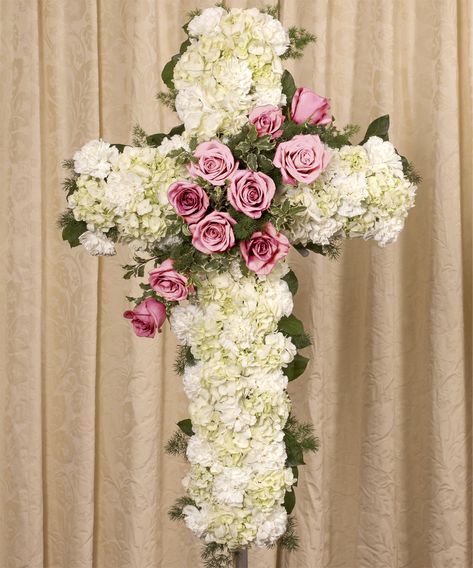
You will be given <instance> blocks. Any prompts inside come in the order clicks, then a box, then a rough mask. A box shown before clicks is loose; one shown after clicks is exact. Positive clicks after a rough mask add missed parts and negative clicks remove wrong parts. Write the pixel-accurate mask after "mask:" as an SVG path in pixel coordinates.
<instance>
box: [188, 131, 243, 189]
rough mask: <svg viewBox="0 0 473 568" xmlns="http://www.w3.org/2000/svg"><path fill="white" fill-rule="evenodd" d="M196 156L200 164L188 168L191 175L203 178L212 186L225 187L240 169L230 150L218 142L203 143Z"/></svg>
mask: <svg viewBox="0 0 473 568" xmlns="http://www.w3.org/2000/svg"><path fill="white" fill-rule="evenodd" d="M194 156H195V157H196V158H198V162H197V163H192V164H190V165H189V166H188V169H189V173H190V175H191V176H192V177H193V178H197V177H202V178H204V179H205V180H207V181H208V182H210V183H211V184H212V185H224V183H225V180H226V179H228V178H229V177H230V176H232V175H233V173H234V171H235V170H236V169H237V167H238V162H236V163H235V159H234V157H233V154H232V153H231V151H230V148H228V146H225V144H222V143H221V142H219V141H218V140H211V141H210V142H202V144H199V145H198V146H197V148H196V149H195V152H194Z"/></svg>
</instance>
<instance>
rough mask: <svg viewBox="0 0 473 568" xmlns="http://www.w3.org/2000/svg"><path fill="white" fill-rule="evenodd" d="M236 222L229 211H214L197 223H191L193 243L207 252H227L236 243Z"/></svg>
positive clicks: (198, 248) (201, 250)
mask: <svg viewBox="0 0 473 568" xmlns="http://www.w3.org/2000/svg"><path fill="white" fill-rule="evenodd" d="M235 223H236V221H235V219H233V217H230V215H229V214H228V213H220V212H219V211H213V212H212V213H210V214H209V215H207V217H204V218H203V219H202V220H201V221H199V222H198V223H197V224H195V225H190V226H189V228H190V230H191V231H192V244H193V245H194V246H195V248H196V249H197V250H200V252H203V253H205V254H212V253H214V252H225V251H226V250H228V249H229V248H232V246H233V245H234V244H235V235H234V234H233V229H232V226H233V225H234V224H235Z"/></svg>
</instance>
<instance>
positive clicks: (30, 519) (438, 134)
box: [0, 0, 473, 568]
mask: <svg viewBox="0 0 473 568" xmlns="http://www.w3.org/2000/svg"><path fill="white" fill-rule="evenodd" d="M228 4H229V5H230V6H231V7H250V6H258V7H260V6H263V5H265V4H267V2H266V1H264V0H254V1H250V0H248V1H246V0H241V1H240V0H238V1H237V0H229V2H228ZM211 5H213V2H211V1H210V0H202V1H198V0H179V1H177V0H134V1H130V0H74V1H64V0H38V1H34V0H18V1H17V0H3V1H2V2H0V34H1V35H0V44H1V58H0V66H1V78H2V84H1V87H0V112H1V120H0V129H1V133H0V141H1V142H0V172H1V176H2V177H1V182H0V188H1V189H0V191H1V192H2V196H3V206H2V207H0V253H1V258H2V259H3V262H2V263H1V273H0V301H1V307H2V318H1V320H0V566H1V567H2V568H155V567H157V566H159V567H162V568H182V567H194V566H198V565H199V554H200V544H199V542H198V541H197V540H196V539H195V538H194V537H193V536H192V534H191V533H190V532H189V531H188V530H187V529H186V528H185V527H184V526H183V525H179V524H175V523H172V522H171V521H170V520H169V519H168V517H167V510H168V508H169V507H170V505H171V504H172V503H173V501H174V500H175V499H176V498H177V497H179V496H180V495H181V494H182V493H183V489H182V487H181V481H180V480H181V478H182V477H183V476H184V474H185V471H186V464H185V463H184V461H183V460H181V459H178V458H175V457H172V456H168V455H166V454H165V453H164V445H165V443H166V441H167V439H168V438H169V437H170V436H171V435H172V433H173V431H174V428H175V426H174V425H175V422H176V421H178V420H181V419H183V418H185V417H186V416H187V411H186V399H185V396H184V393H183V390H182V386H181V383H180V379H179V377H177V376H176V375H175V373H174V370H173V361H174V354H175V349H176V342H175V339H174V337H173V336H172V334H171V333H170V331H169V329H166V330H165V331H164V332H163V333H162V334H160V336H159V338H157V340H155V341H148V340H143V339H139V338H136V337H134V336H133V334H132V331H131V329H130V326H129V324H128V322H126V321H125V320H124V319H123V318H122V312H123V311H124V310H125V309H126V308H127V301H126V299H125V296H126V295H132V294H133V293H134V292H136V290H137V286H138V285H137V283H136V282H130V281H125V280H123V279H122V278H121V275H122V271H121V268H120V265H121V264H123V263H126V262H127V259H128V252H127V250H125V249H122V250H120V251H119V254H118V255H117V257H114V258H110V259H100V260H97V259H95V258H91V257H89V256H88V255H87V254H86V253H85V252H84V251H83V250H79V249H74V250H72V251H71V250H70V249H69V248H68V246H67V245H66V244H65V243H64V242H62V241H61V239H60V232H59V230H58V229H57V226H56V219H57V217H58V215H59V214H60V212H61V211H62V210H63V209H64V206H65V197H64V193H63V192H62V191H61V188H60V186H61V181H62V179H63V177H64V170H63V169H62V168H61V162H62V161H63V160H64V159H66V158H69V157H70V156H71V155H72V154H73V152H74V151H75V150H76V149H77V148H78V147H80V146H81V145H82V144H83V143H85V142H86V141H87V140H89V139H92V138H96V137H99V136H100V137H103V138H104V139H106V140H108V141H111V142H130V141H131V136H132V129H133V126H134V125H135V124H140V125H141V126H142V127H143V128H144V129H145V130H146V131H147V132H150V133H151V132H157V131H163V130H168V129H169V128H170V127H172V126H173V125H174V124H176V123H177V117H176V116H175V115H173V114H172V113H171V112H170V111H168V110H167V109H164V108H162V107H161V106H160V105H159V103H158V101H157V100H156V97H155V95H156V92H157V91H158V90H159V89H161V88H163V84H162V81H161V78H160V72H161V69H162V67H163V66H164V64H165V63H166V61H167V60H168V59H169V58H170V56H171V55H172V54H174V53H175V52H176V51H177V50H178V48H179V45H180V43H181V41H182V40H183V39H184V33H183V31H182V30H181V26H182V25H183V23H184V22H185V18H186V14H187V12H188V11H190V10H193V9H195V8H198V7H207V6H211ZM278 5H279V9H280V16H281V19H282V22H283V24H284V25H285V26H287V27H289V26H291V25H296V26H303V27H305V28H307V29H308V30H310V31H311V32H313V33H315V34H316V35H317V37H318V42H317V44H315V45H314V46H311V47H309V48H308V49H307V50H306V54H305V57H304V58H303V59H301V60H297V61H290V62H288V68H289V69H290V70H291V72H293V74H294V76H295V79H296V83H298V84H300V85H305V86H307V87H310V88H312V89H314V90H315V91H317V92H319V93H320V94H323V95H325V96H328V97H330V98H331V101H332V109H333V111H334V114H335V116H336V119H337V122H338V123H339V124H343V123H348V122H354V123H359V124H361V125H362V126H363V127H366V126H367V124H368V123H369V122H370V121H371V120H372V119H373V118H375V117H376V116H379V115H381V114H386V113H390V115H391V124H392V128H391V133H392V134H391V137H392V140H393V142H394V143H395V145H396V146H397V147H398V148H399V150H400V151H401V153H403V154H405V155H407V156H409V157H410V158H411V159H412V160H413V161H414V163H415V165H416V167H417V169H418V171H419V173H420V174H421V175H422V177H423V182H422V184H421V186H420V188H419V193H418V199H417V205H416V207H415V209H414V210H413V211H412V212H411V214H410V216H409V219H408V221H407V227H406V230H405V231H404V233H403V235H402V236H401V238H400V239H399V242H398V243H396V244H394V245H391V246H389V247H387V248H385V249H379V248H378V247H377V246H376V245H375V244H374V243H365V242H355V241H353V242H347V243H345V244H344V246H343V252H342V256H341V258H340V260H339V261H338V262H332V261H329V260H327V259H324V258H320V257H316V256H315V255H313V256H311V257H310V258H304V259H302V258H301V257H299V256H298V255H297V254H295V255H293V256H292V257H291V263H292V266H293V268H294V270H295V272H296V273H297V275H298V278H299V280H300V288H299V292H298V294H297V296H296V300H295V309H296V315H298V316H299V317H301V318H302V319H303V320H304V323H305V326H306V328H307V329H310V330H312V334H313V337H314V347H312V348H311V353H310V355H311V364H310V367H309V369H308V371H307V372H306V374H305V375H304V376H303V377H302V378H301V379H299V380H298V381H297V382H296V384H291V386H290V392H291V396H292V400H293V404H294V411H295V413H296V415H297V416H299V417H300V418H301V419H307V420H311V421H312V422H313V423H314V424H315V426H316V430H317V432H318V434H319V436H320V439H321V449H320V451H319V452H318V453H317V454H315V455H311V456H310V457H309V458H308V459H307V466H305V467H304V468H301V478H300V482H299V486H298V488H297V490H296V495H297V507H296V518H297V522H298V532H299V536H300V541H301V546H300V550H299V551H298V552H296V553H292V554H288V553H287V552H285V551H279V552H278V551H276V550H271V551H251V553H250V566H258V568H296V567H297V568H315V567H317V568H318V567H321V568H322V567H324V568H445V567H446V566H451V567H452V568H471V566H472V565H473V558H472V528H473V527H472V492H471V483H472V389H471V387H472V377H471V374H472V363H473V360H472V335H471V333H472V248H471V244H472V243H471V234H472V231H471V225H472V223H471V222H472V217H473V210H472V191H473V187H472V185H473V182H472V180H473V173H472V162H473V159H472V158H473V149H472V139H473V115H472V102H473V72H472V69H473V40H472V30H473V6H472V3H471V1H470V0H457V1H455V0H442V1H436V0H396V1H383V0H280V1H279V3H278ZM362 136H363V132H360V138H361V137H362Z"/></svg>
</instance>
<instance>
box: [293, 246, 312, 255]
mask: <svg viewBox="0 0 473 568" xmlns="http://www.w3.org/2000/svg"><path fill="white" fill-rule="evenodd" d="M293 246H294V248H295V249H296V251H297V252H298V253H299V254H300V255H301V256H304V257H307V256H309V251H308V250H307V249H306V248H305V246H304V245H300V244H299V245H293Z"/></svg>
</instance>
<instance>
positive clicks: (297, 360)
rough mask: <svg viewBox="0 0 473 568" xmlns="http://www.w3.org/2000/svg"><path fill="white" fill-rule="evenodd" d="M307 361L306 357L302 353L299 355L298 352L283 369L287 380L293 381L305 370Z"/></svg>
mask: <svg viewBox="0 0 473 568" xmlns="http://www.w3.org/2000/svg"><path fill="white" fill-rule="evenodd" d="M308 363H309V359H308V357H303V356H302V355H299V353H297V355H296V356H295V357H294V360H293V361H292V363H289V365H288V366H287V367H286V368H285V369H284V374H285V375H286V377H287V378H288V379H289V381H294V380H295V379H297V377H300V376H301V375H302V373H303V372H304V371H305V370H306V367H307V364H308Z"/></svg>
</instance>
